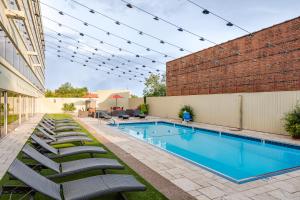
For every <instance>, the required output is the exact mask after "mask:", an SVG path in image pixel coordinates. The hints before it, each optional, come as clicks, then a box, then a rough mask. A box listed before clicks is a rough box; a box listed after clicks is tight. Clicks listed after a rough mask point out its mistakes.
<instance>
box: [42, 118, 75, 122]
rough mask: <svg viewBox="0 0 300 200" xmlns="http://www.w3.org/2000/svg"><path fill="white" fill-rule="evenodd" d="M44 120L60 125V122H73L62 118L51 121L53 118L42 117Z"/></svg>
mask: <svg viewBox="0 0 300 200" xmlns="http://www.w3.org/2000/svg"><path fill="white" fill-rule="evenodd" d="M44 119H46V120H49V121H51V122H54V123H60V122H62V123H63V122H74V120H73V119H71V118H64V119H53V118H49V117H44Z"/></svg>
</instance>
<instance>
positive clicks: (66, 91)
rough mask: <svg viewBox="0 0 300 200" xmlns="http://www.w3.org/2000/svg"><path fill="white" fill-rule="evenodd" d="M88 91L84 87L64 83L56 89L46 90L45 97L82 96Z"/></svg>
mask: <svg viewBox="0 0 300 200" xmlns="http://www.w3.org/2000/svg"><path fill="white" fill-rule="evenodd" d="M87 93H88V89H87V88H86V87H82V88H74V87H73V86H72V85H71V83H68V82H67V83H64V84H62V85H61V86H60V87H59V88H58V89H56V90H54V92H53V91H51V90H47V91H46V93H45V96H46V97H83V96H84V95H86V94H87Z"/></svg>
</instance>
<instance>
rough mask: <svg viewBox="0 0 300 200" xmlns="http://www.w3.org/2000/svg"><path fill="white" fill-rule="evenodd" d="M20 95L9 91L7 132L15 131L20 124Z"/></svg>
mask: <svg viewBox="0 0 300 200" xmlns="http://www.w3.org/2000/svg"><path fill="white" fill-rule="evenodd" d="M19 110H20V106H19V95H18V94H16V93H12V92H8V93H7V111H8V115H7V132H8V133H9V132H11V131H13V130H14V129H15V128H16V127H17V126H18V125H19V112H20V111H19Z"/></svg>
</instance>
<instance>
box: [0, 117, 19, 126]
mask: <svg viewBox="0 0 300 200" xmlns="http://www.w3.org/2000/svg"><path fill="white" fill-rule="evenodd" d="M18 119H19V115H8V116H7V121H8V124H10V123H12V122H15V121H17V120H18ZM0 124H1V126H3V124H4V117H3V116H1V121H0Z"/></svg>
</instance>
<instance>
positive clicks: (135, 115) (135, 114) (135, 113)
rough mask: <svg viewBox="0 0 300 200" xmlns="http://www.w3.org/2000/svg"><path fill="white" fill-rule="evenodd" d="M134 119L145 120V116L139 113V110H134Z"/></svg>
mask: <svg viewBox="0 0 300 200" xmlns="http://www.w3.org/2000/svg"><path fill="white" fill-rule="evenodd" d="M133 115H134V117H139V118H145V117H146V115H145V114H143V113H141V111H140V110H134V113H133Z"/></svg>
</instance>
